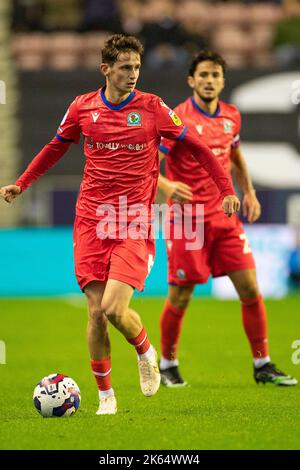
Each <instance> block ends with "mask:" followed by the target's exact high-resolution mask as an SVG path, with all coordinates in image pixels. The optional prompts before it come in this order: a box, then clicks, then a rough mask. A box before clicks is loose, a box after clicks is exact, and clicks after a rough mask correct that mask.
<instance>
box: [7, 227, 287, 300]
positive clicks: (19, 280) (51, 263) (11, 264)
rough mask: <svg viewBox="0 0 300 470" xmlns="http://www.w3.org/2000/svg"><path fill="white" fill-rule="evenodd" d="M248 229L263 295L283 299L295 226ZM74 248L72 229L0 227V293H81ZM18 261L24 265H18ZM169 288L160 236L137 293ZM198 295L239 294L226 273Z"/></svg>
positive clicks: (155, 292) (158, 292)
mask: <svg viewBox="0 0 300 470" xmlns="http://www.w3.org/2000/svg"><path fill="white" fill-rule="evenodd" d="M246 233H247V235H248V237H249V240H250V243H251V247H252V250H253V252H254V255H255V259H256V264H257V275H258V279H259V282H260V288H261V291H262V294H263V295H264V296H267V297H273V298H281V297H284V296H285V295H286V294H287V293H288V292H289V274H290V272H289V258H290V253H291V252H292V250H294V249H295V246H296V241H295V237H296V234H295V230H294V229H293V228H291V227H288V226H286V225H273V226H269V225H267V226H266V225H257V226H253V227H249V226H246ZM72 246H73V244H72V229H71V228H66V227H60V228H57V227H56V228H28V229H24V228H23V229H15V230H14V229H7V230H0V259H1V263H2V264H3V266H5V269H4V270H1V271H0V296H6V297H10V296H14V297H16V296H23V297H28V296H29V297H32V296H52V295H68V294H80V289H79V287H78V285H77V282H76V279H75V275H74V263H73V253H72ZM41 254H42V255H41ZM20 260H22V266H23V267H24V269H23V268H21V267H20ZM16 266H18V269H16ZM12 279H13V281H14V282H12ZM167 288H168V284H167V258H166V248H165V241H164V240H163V237H162V234H160V238H158V239H157V240H156V258H155V263H154V266H153V268H152V270H151V272H150V275H149V276H148V278H147V280H146V284H145V290H144V292H143V293H137V292H136V294H137V295H146V296H147V295H148V296H151V295H153V296H157V295H166V294H167ZM196 295H204V296H214V297H219V298H237V296H236V293H235V291H234V289H233V287H232V285H231V283H230V281H229V279H228V278H224V277H223V278H219V279H214V280H211V279H210V280H209V282H208V283H207V284H205V285H202V286H197V288H196Z"/></svg>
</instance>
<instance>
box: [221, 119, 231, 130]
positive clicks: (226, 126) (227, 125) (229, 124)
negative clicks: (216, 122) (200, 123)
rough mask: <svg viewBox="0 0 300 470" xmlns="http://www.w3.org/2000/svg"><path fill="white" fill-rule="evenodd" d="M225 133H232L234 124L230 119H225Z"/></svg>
mask: <svg viewBox="0 0 300 470" xmlns="http://www.w3.org/2000/svg"><path fill="white" fill-rule="evenodd" d="M223 123H224V132H225V134H231V132H232V122H231V121H228V119H224V121H223Z"/></svg>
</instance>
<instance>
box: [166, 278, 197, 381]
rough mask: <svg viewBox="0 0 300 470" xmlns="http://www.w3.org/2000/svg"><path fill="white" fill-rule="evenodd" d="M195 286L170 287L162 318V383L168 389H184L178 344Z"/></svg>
mask: <svg viewBox="0 0 300 470" xmlns="http://www.w3.org/2000/svg"><path fill="white" fill-rule="evenodd" d="M194 287H195V286H194V285H192V284H191V285H186V286H178V285H169V293H168V298H167V299H166V302H165V305H164V309H163V311H162V314H161V317H160V335H161V336H160V343H161V359H160V364H159V368H160V373H161V381H162V383H163V384H164V385H166V386H167V387H183V386H185V385H186V382H185V381H184V380H183V378H182V376H181V374H180V372H179V369H178V365H179V362H178V358H177V350H178V342H179V337H180V332H181V328H182V322H183V317H184V315H185V312H186V309H187V307H188V304H189V302H190V300H191V298H192V294H193V290H194Z"/></svg>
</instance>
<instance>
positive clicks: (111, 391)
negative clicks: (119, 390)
mask: <svg viewBox="0 0 300 470" xmlns="http://www.w3.org/2000/svg"><path fill="white" fill-rule="evenodd" d="M114 395H115V392H114V389H113V388H109V389H108V390H99V400H101V398H105V397H110V396H114Z"/></svg>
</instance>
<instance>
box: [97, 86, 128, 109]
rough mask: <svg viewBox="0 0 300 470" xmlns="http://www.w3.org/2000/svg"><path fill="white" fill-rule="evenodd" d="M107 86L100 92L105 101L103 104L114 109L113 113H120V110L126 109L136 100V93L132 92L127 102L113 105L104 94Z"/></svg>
mask: <svg viewBox="0 0 300 470" xmlns="http://www.w3.org/2000/svg"><path fill="white" fill-rule="evenodd" d="M105 88H106V87H105V86H104V87H103V88H101V90H100V96H101V99H102V101H103V103H104V104H105V105H106V106H107V107H108V108H109V109H112V110H113V111H118V110H119V109H122V108H124V106H126V105H127V104H128V103H130V101H131V100H132V99H133V98H134V95H135V92H134V91H132V92H131V93H130V95H129V96H127V98H126V100H124V101H122V102H121V103H120V104H113V103H111V102H110V101H108V99H107V98H106V96H105V94H104V92H105Z"/></svg>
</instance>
